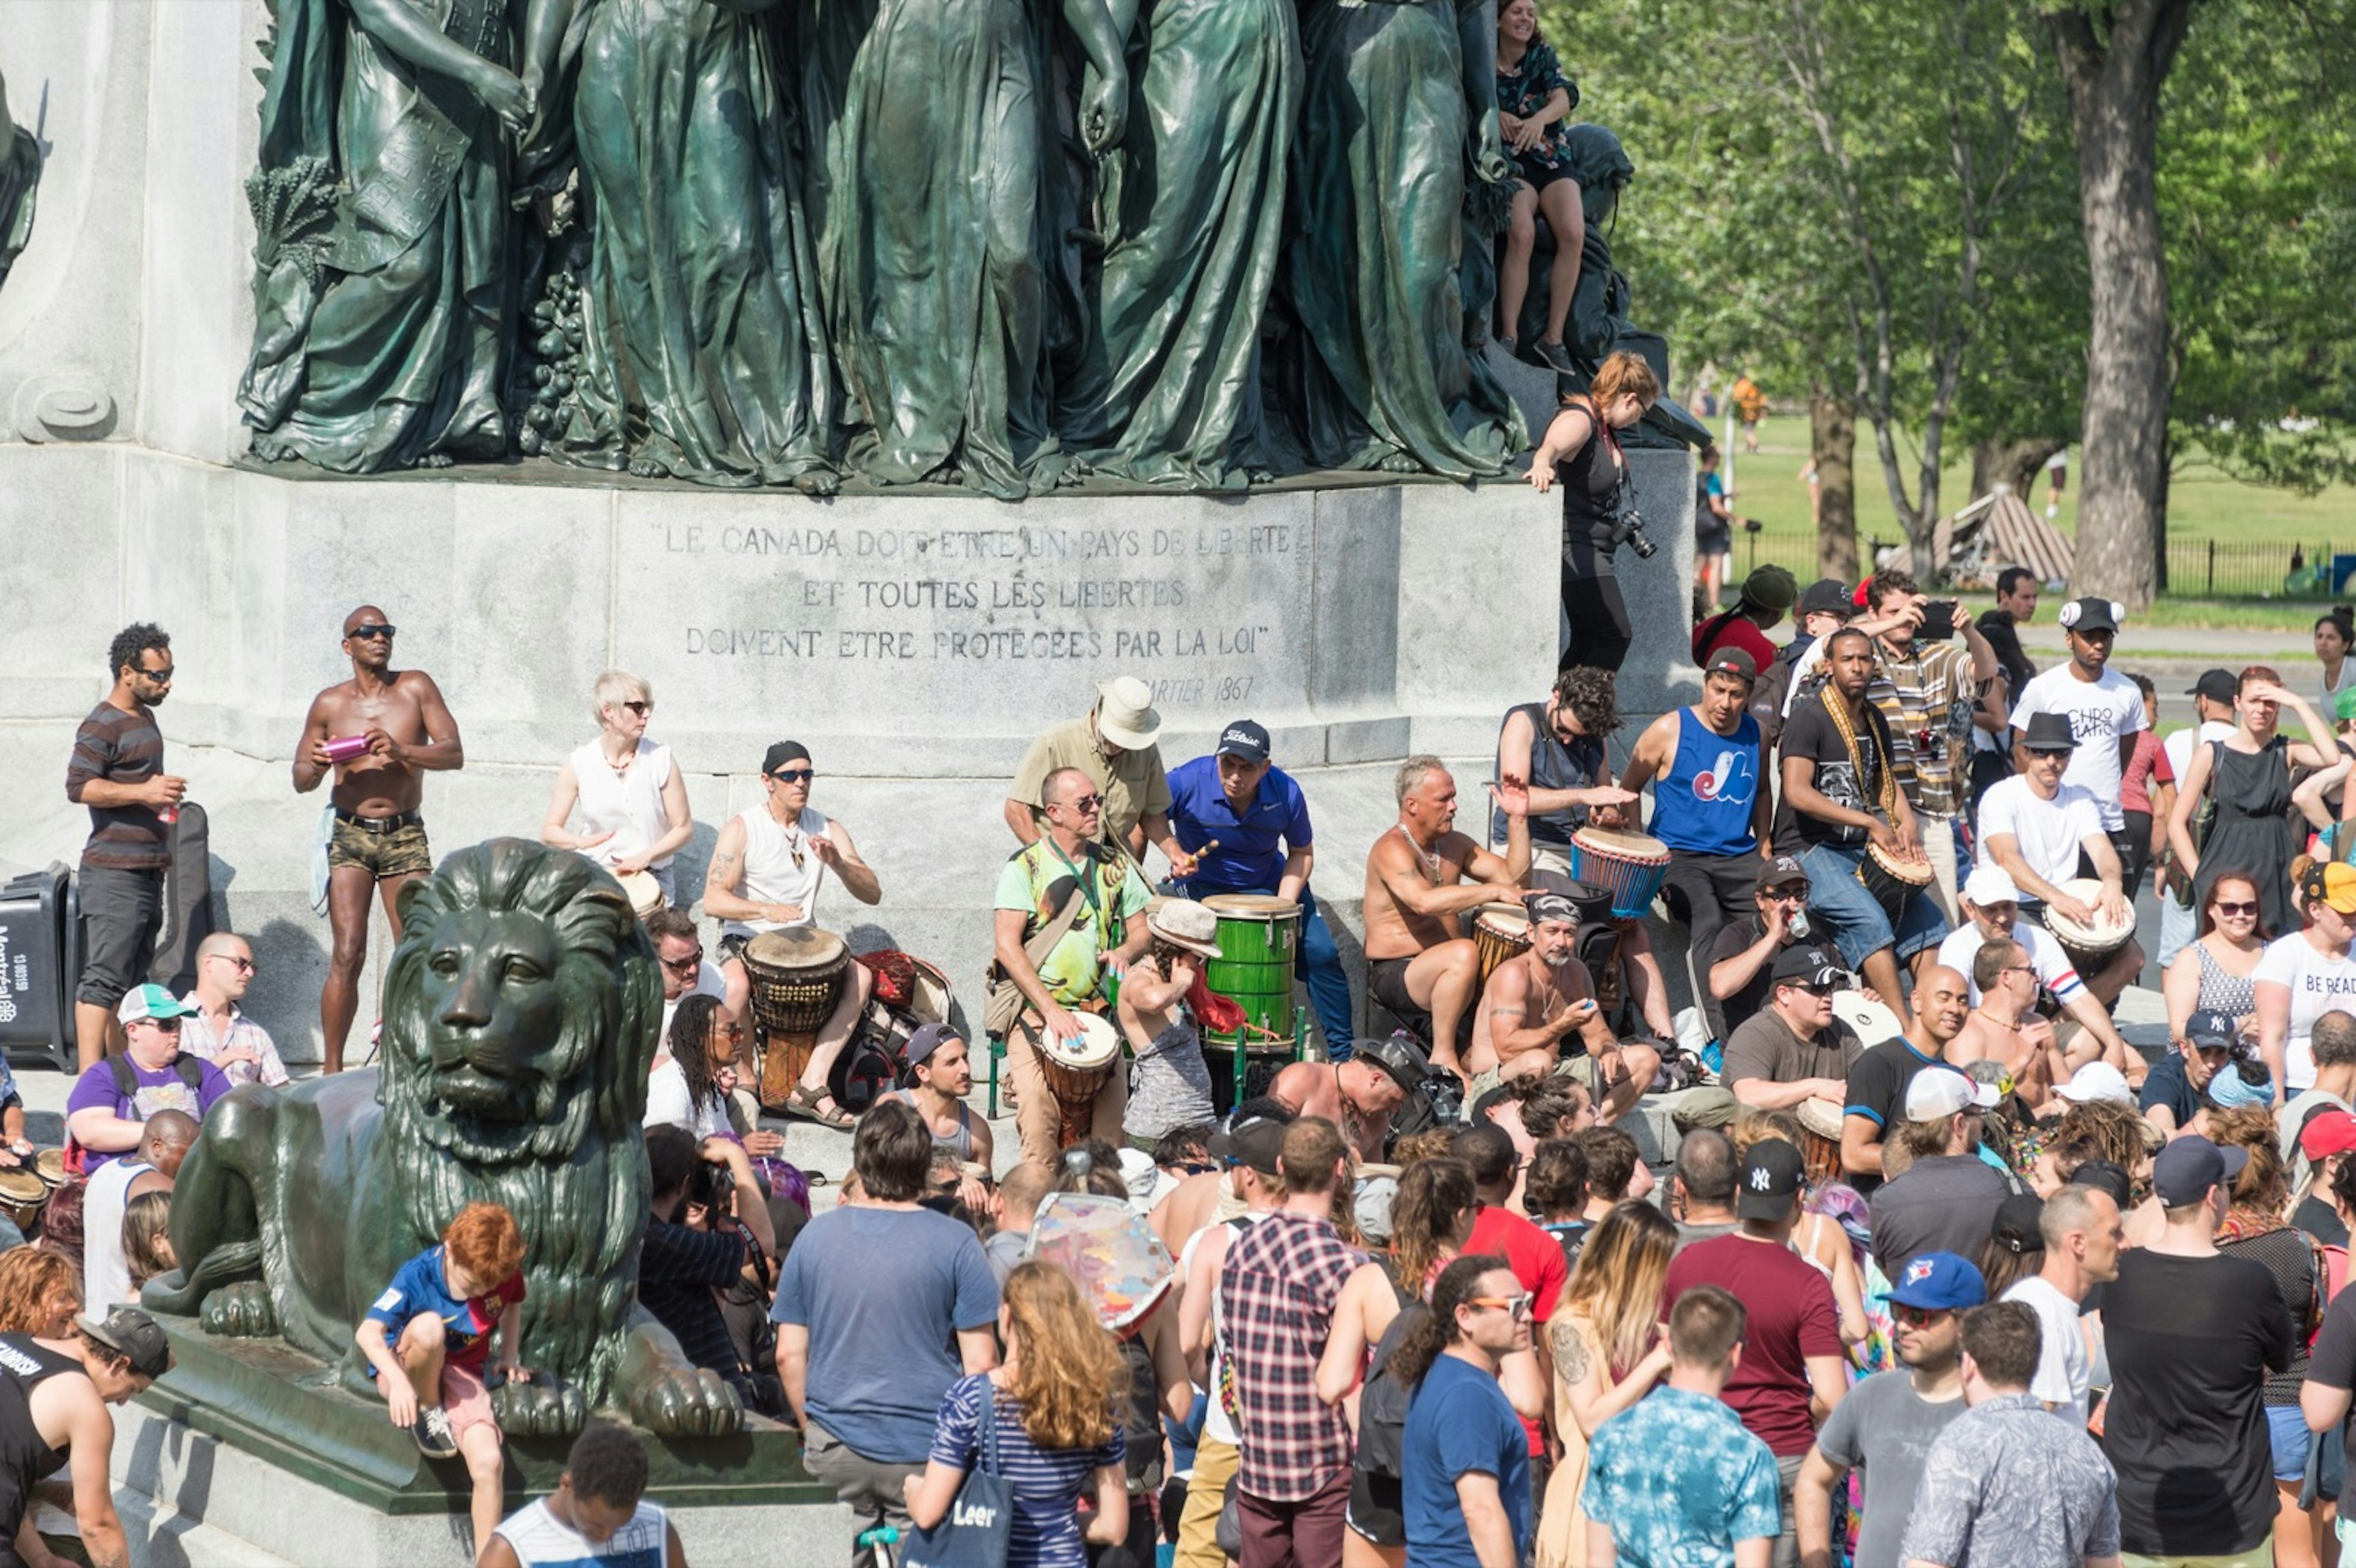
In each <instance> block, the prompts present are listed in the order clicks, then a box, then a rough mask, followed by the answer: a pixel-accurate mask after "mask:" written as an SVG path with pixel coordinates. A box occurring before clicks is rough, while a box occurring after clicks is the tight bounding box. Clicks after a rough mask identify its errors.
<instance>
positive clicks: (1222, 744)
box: [1218, 719, 1268, 763]
mask: <svg viewBox="0 0 2356 1568" xmlns="http://www.w3.org/2000/svg"><path fill="white" fill-rule="evenodd" d="M1218 754H1219V755H1220V756H1222V757H1241V758H1242V759H1243V760H1244V761H1245V762H1248V763H1264V762H1266V761H1268V731H1266V730H1264V729H1262V728H1260V727H1259V726H1258V724H1255V723H1253V722H1252V721H1251V720H1248V719H1238V720H1236V721H1235V722H1234V723H1232V724H1230V725H1228V726H1227V727H1226V729H1225V730H1222V731H1219V751H1218Z"/></svg>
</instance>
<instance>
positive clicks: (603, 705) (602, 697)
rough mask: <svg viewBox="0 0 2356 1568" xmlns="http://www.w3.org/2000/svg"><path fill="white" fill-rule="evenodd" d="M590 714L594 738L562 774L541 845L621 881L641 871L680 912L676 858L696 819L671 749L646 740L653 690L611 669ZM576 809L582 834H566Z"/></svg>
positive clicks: (599, 684)
mask: <svg viewBox="0 0 2356 1568" xmlns="http://www.w3.org/2000/svg"><path fill="white" fill-rule="evenodd" d="M590 707H591V709H592V711H594V713H595V714H596V716H597V738H596V739H595V740H594V741H587V742H585V743H584V744H583V745H582V746H580V747H578V748H577V749H576V750H574V752H573V754H572V755H571V756H568V757H566V758H565V759H564V765H563V766H562V767H561V768H559V769H558V770H557V772H556V789H555V791H554V793H552V795H550V796H549V797H548V818H547V820H546V821H544V822H542V823H541V827H540V841H541V843H543V844H545V845H547V846H548V847H549V848H552V849H572V850H576V851H578V852H579V853H581V854H584V855H586V856H588V857H589V859H592V860H594V861H596V862H597V864H599V865H601V866H603V867H605V869H607V870H609V871H611V872H613V873H614V874H615V875H616V876H617V877H624V876H628V875H630V874H631V873H633V872H640V871H643V872H644V873H646V874H647V875H648V876H650V877H652V878H653V879H654V880H655V885H656V886H658V887H659V888H661V889H662V897H663V902H664V903H665V904H668V905H676V904H677V903H678V902H679V901H680V899H679V887H678V884H677V883H676V882H675V881H673V880H672V878H671V858H672V857H673V856H674V855H676V854H678V853H679V851H680V848H681V847H683V846H684V845H685V844H686V843H687V841H688V839H689V838H690V837H692V836H693V835H694V832H695V817H694V816H693V814H692V813H691V812H690V811H689V809H688V805H687V780H686V778H685V776H684V775H682V774H681V773H680V771H679V766H678V764H677V763H675V762H674V761H673V760H672V758H671V754H670V748H669V746H661V745H657V744H656V743H655V742H654V741H649V740H648V739H647V725H648V722H649V721H650V720H652V719H653V717H654V711H655V694H654V689H653V688H651V687H649V686H648V685H647V683H646V682H645V681H643V680H641V679H639V678H638V677H637V676H635V675H632V674H631V673H630V672H629V671H627V670H626V669H609V670H607V671H605V673H604V674H603V675H600V676H599V677H597V686H596V689H595V691H594V693H593V695H592V697H591V699H590ZM575 805H578V806H579V807H580V808H581V831H580V832H578V833H573V832H571V831H569V830H568V829H567V828H566V827H565V823H566V822H567V821H568V820H570V818H571V817H572V816H573V807H574V806H575ZM633 901H634V902H635V901H636V900H633ZM644 913H645V911H644V910H641V911H640V914H641V915H643V914H644Z"/></svg>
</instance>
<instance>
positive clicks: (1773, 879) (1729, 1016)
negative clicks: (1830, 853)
mask: <svg viewBox="0 0 2356 1568" xmlns="http://www.w3.org/2000/svg"><path fill="white" fill-rule="evenodd" d="M1751 906H1752V912H1751V913H1748V914H1745V915H1743V916H1742V917H1741V918H1740V919H1739V920H1734V921H1730V922H1729V923H1727V924H1725V925H1723V926H1720V927H1719V933H1718V936H1717V939H1716V940H1715V941H1713V942H1712V943H1711V944H1710V945H1709V947H1708V949H1707V950H1706V951H1707V952H1708V955H1709V968H1708V973H1707V977H1706V979H1705V982H1704V989H1705V990H1706V991H1707V992H1708V999H1707V1001H1706V1002H1705V1003H1704V1006H1703V1011H1704V1012H1705V1013H1706V1014H1707V1015H1708V1018H1709V1020H1710V1032H1711V1033H1712V1034H1714V1035H1715V1036H1716V1037H1717V1038H1718V1039H1719V1040H1731V1039H1733V1038H1734V1031H1735V1030H1736V1029H1740V1028H1741V1027H1742V1026H1743V1025H1744V1024H1746V1023H1748V1022H1750V1021H1751V1017H1752V1016H1753V1015H1754V1014H1756V1013H1757V1012H1758V1011H1759V1009H1760V1008H1763V1007H1765V1006H1766V1005H1767V997H1768V989H1769V987H1770V985H1771V984H1772V981H1773V977H1774V969H1775V960H1776V959H1777V958H1779V957H1780V956H1782V955H1783V953H1784V952H1785V950H1787V949H1789V948H1793V947H1798V946H1804V945H1806V944H1810V943H1811V942H1813V941H1814V939H1815V933H1814V932H1812V931H1810V930H1809V928H1808V872H1807V868H1806V867H1804V866H1803V865H1801V864H1800V862H1799V860H1798V859H1796V858H1795V857H1794V856H1790V855H1778V856H1776V857H1775V858H1774V859H1772V860H1762V861H1761V862H1760V863H1759V864H1758V866H1757V868H1756V869H1754V870H1753V871H1752V873H1751ZM1694 951H1695V952H1697V953H1700V952H1703V951H1705V949H1704V948H1703V947H1702V946H1701V944H1698V943H1697V944H1694Z"/></svg>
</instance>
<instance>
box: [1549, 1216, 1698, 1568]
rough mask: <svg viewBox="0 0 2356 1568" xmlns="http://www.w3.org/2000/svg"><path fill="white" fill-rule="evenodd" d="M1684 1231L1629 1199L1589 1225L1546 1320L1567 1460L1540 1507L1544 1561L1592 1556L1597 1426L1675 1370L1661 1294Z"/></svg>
mask: <svg viewBox="0 0 2356 1568" xmlns="http://www.w3.org/2000/svg"><path fill="white" fill-rule="evenodd" d="M1676 1250H1677V1228H1676V1226H1675V1225H1673V1224H1671V1223H1669V1221H1668V1220H1667V1219H1666V1218H1665V1216H1663V1214H1662V1213H1661V1211H1659V1210H1657V1209H1655V1208H1654V1207H1653V1206H1652V1205H1651V1204H1649V1203H1634V1202H1630V1203H1622V1204H1619V1205H1617V1206H1615V1207H1614V1208H1613V1209H1612V1212H1611V1213H1609V1214H1607V1215H1605V1216H1604V1218H1603V1220H1602V1221H1601V1223H1599V1224H1598V1225H1597V1226H1596V1227H1595V1229H1594V1230H1592V1231H1590V1232H1588V1239H1587V1244H1586V1245H1585V1246H1584V1247H1582V1248H1580V1253H1579V1264H1578V1266H1577V1267H1576V1268H1574V1269H1572V1270H1571V1274H1570V1283H1569V1285H1565V1286H1564V1287H1563V1292H1562V1300H1561V1302H1560V1303H1559V1304H1558V1305H1557V1307H1555V1313H1554V1317H1552V1318H1551V1319H1549V1320H1548V1321H1547V1324H1546V1325H1545V1327H1544V1329H1543V1332H1544V1333H1545V1335H1546V1342H1547V1353H1548V1356H1549V1358H1550V1359H1551V1360H1552V1362H1553V1366H1554V1429H1555V1435H1556V1436H1557V1437H1558V1439H1560V1441H1561V1444H1562V1457H1561V1458H1560V1459H1559V1460H1558V1461H1557V1462H1556V1464H1555V1467H1554V1474H1553V1476H1552V1477H1551V1478H1550V1479H1548V1481H1547V1495H1546V1505H1545V1507H1544V1508H1542V1509H1540V1510H1539V1519H1540V1523H1539V1529H1538V1542H1537V1561H1538V1563H1539V1568H1576V1565H1577V1564H1580V1563H1584V1562H1585V1561H1586V1557H1585V1554H1584V1553H1585V1548H1586V1545H1587V1515H1586V1514H1585V1512H1584V1511H1582V1510H1581V1509H1580V1489H1581V1488H1583V1487H1584V1486H1585V1485H1586V1483H1587V1445H1589V1444H1590V1442H1592V1441H1593V1440H1594V1438H1595V1430H1596V1428H1597V1427H1599V1426H1601V1425H1602V1424H1604V1423H1605V1422H1607V1421H1609V1420H1611V1419H1612V1417H1613V1416H1615V1415H1618V1414H1619V1413H1621V1412H1622V1411H1624V1410H1627V1409H1629V1408H1630V1407H1632V1406H1633V1405H1634V1404H1635V1403H1636V1402H1637V1401H1638V1400H1640V1399H1642V1398H1644V1395H1645V1394H1646V1393H1648V1392H1651V1390H1652V1387H1653V1385H1654V1384H1655V1383H1656V1382H1658V1381H1660V1380H1661V1378H1662V1376H1663V1375H1664V1374H1665V1373H1666V1372H1667V1371H1668V1370H1669V1346H1668V1340H1667V1339H1666V1337H1665V1336H1664V1335H1663V1334H1662V1333H1661V1317H1662V1314H1663V1312H1664V1311H1665V1308H1666V1307H1667V1303H1665V1302H1664V1301H1663V1300H1662V1299H1661V1287H1662V1283H1663V1281H1665V1279H1666V1278H1667V1277H1668V1273H1669V1258H1670V1257H1671V1255H1672V1254H1674V1253H1676Z"/></svg>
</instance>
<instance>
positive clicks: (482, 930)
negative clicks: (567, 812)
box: [143, 838, 743, 1435]
mask: <svg viewBox="0 0 2356 1568" xmlns="http://www.w3.org/2000/svg"><path fill="white" fill-rule="evenodd" d="M401 917H402V940H401V942H400V944H398V945H397V946H396V947H395V949H394V951H393V955H392V958H391V963H390V964H389V965H387V967H386V971H385V982H384V1024H383V1029H382V1032H381V1036H380V1040H381V1047H382V1052H381V1054H382V1061H381V1065H380V1066H378V1067H375V1068H363V1069H359V1070H357V1071H353V1072H344V1073H340V1074H338V1075H337V1076H335V1077H332V1078H319V1079H314V1080H311V1081H309V1082H305V1083H299V1084H296V1085H294V1086H292V1087H290V1088H288V1089H286V1090H284V1091H274V1090H270V1089H264V1088H262V1087H260V1086H258V1085H251V1084H249V1085H246V1086H244V1087H241V1088H240V1089H237V1090H234V1091H232V1092H231V1093H230V1094H229V1095H228V1096H226V1097H225V1098H223V1099H222V1100H221V1101H220V1103H219V1104H216V1105H215V1106H214V1107H213V1109H212V1112H211V1114H210V1115H208V1116H207V1117H206V1119H205V1125H204V1128H203V1131H202V1133H201V1134H200V1135H199V1136H198V1139H197V1142H196V1145H195V1147H193V1148H191V1149H190V1151H189V1153H188V1157H187V1163H186V1164H185V1165H184V1166H183V1167H182V1168H181V1171H180V1175H179V1179H178V1181H177V1184H176V1186H175V1189H174V1192H173V1202H172V1245H173V1252H174V1254H175V1256H176V1257H177V1259H178V1260H179V1263H180V1265H181V1266H180V1268H179V1269H178V1270H177V1271H175V1272H173V1273H170V1274H166V1275H162V1276H161V1277H159V1278H157V1279H155V1280H154V1281H152V1282H150V1284H149V1285H148V1286H147V1288H146V1291H145V1295H144V1296H143V1300H144V1301H145V1304H146V1305H147V1306H148V1307H151V1308H154V1309H155V1310H158V1311H163V1312H171V1313H182V1314H196V1315H198V1317H200V1321H201V1323H202V1325H203V1327H204V1328H206V1329H207V1330H208V1331H209V1332H212V1333H216V1334H225V1335H242V1336H256V1335H267V1334H271V1333H277V1334H281V1335H283V1336H284V1339H286V1341H287V1342H288V1343H289V1344H291V1345H293V1346H295V1347H296V1348H297V1349H302V1350H305V1351H308V1352H309V1353H311V1354H313V1355H316V1356H319V1357H322V1358H324V1359H326V1360H331V1361H339V1362H340V1363H341V1366H342V1370H343V1373H344V1381H345V1382H346V1384H347V1386H348V1387H351V1388H353V1389H354V1390H355V1391H357V1392H372V1389H373V1384H372V1382H371V1381H370V1374H369V1368H368V1365H367V1362H366V1361H365V1360H363V1359H362V1358H361V1357H360V1355H359V1350H358V1349H357V1346H356V1343H355V1339H354V1330H355V1329H356V1328H357V1327H358V1326H359V1320H360V1318H361V1317H362V1316H363V1315H364V1314H365V1313H366V1311H367V1310H368V1307H369V1303H370V1302H371V1301H373V1300H374V1299H375V1298H376V1296H378V1294H379V1293H380V1292H381V1291H382V1290H383V1289H384V1287H385V1285H388V1284H390V1283H391V1279H392V1276H393V1274H394V1272H395V1271H396V1270H397V1269H398V1268H399V1267H400V1265H401V1264H402V1262H403V1261H404V1260H406V1259H408V1258H410V1257H412V1256H413V1255H415V1254H416V1253H420V1252H422V1251H423V1250H425V1249H426V1248H428V1247H431V1246H433V1245H434V1244H435V1243H437V1242H438V1241H439V1240H440V1238H441V1235H442V1232H443V1230H444V1227H445V1226H446V1225H447V1224H448V1223H449V1221H450V1220H451V1219H452V1218H453V1217H454V1216H455V1215H456V1213H457V1212H458V1211H459V1210H460V1209H462V1208H464V1207H465V1206H466V1204H468V1203H470V1202H474V1201H477V1200H487V1201H489V1202H494V1203H499V1204H503V1205H505V1206H506V1207H507V1209H508V1210H509V1212H511V1213H513V1214H514V1215H515V1217H516V1220H517V1221H518V1223H519V1225H520V1227H521V1228H522V1231H523V1234H524V1239H525V1249H526V1250H525V1254H524V1279H525V1285H526V1296H525V1300H524V1304H523V1340H524V1345H523V1361H524V1364H525V1365H527V1366H530V1367H531V1368H532V1369H533V1370H534V1371H536V1372H540V1373H541V1374H543V1375H542V1376H541V1377H539V1378H536V1379H535V1380H534V1381H532V1382H530V1383H510V1384H509V1385H507V1386H505V1387H503V1388H502V1389H500V1390H499V1391H498V1393H499V1405H500V1408H499V1414H500V1419H501V1422H502V1424H505V1425H507V1426H508V1428H509V1430H510V1431H522V1432H527V1433H547V1434H554V1433H563V1432H570V1431H573V1430H574V1429H576V1428H577V1427H579V1425H580V1424H581V1423H582V1421H583V1420H584V1419H585V1417H586V1414H587V1412H588V1410H589V1409H590V1408H592V1407H594V1406H596V1405H599V1404H602V1403H606V1402H607V1401H608V1400H611V1401H612V1402H613V1403H616V1404H619V1405H621V1406H622V1407H623V1408H625V1409H626V1410H627V1411H628V1413H630V1414H631V1415H633V1416H634V1417H636V1418H637V1419H638V1420H639V1421H640V1422H641V1423H642V1424H646V1425H648V1426H649V1427H651V1428H652V1429H654V1430H657V1431H660V1432H667V1433H673V1434H680V1435H713V1434H718V1433H723V1432H733V1431H734V1430H736V1428H737V1427H738V1425H739V1424H741V1422H742V1418H743V1413H742V1408H741V1406H740V1405H739V1403H738V1401H737V1398H736V1395H735V1392H734V1390H733V1389H731V1388H729V1387H728V1386H727V1384H726V1383H724V1382H723V1381H721V1380H720V1379H719V1378H718V1377H716V1376H715V1375H714V1374H712V1373H711V1372H709V1371H699V1370H698V1369H696V1368H694V1367H692V1366H691V1365H690V1364H689V1363H688V1362H687V1360H686V1359H685V1357H684V1356H683V1355H682V1354H681V1353H680V1349H679V1346H678V1342H677V1341H676V1340H675V1339H672V1338H671V1336H670V1335H669V1333H668V1332H667V1331H665V1330H664V1329H663V1328H661V1327H660V1326H659V1325H658V1324H656V1323H655V1322H654V1321H653V1319H652V1318H651V1317H648V1316H647V1315H646V1314H644V1313H643V1312H640V1311H638V1310H637V1305H636V1303H637V1265H638V1246H639V1243H640V1241H641V1240H642V1239H643V1237H644V1235H645V1232H646V1226H647V1221H648V1173H647V1152H646V1139H645V1136H644V1135H643V1133H642V1132H641V1130H640V1125H639V1121H640V1118H641V1116H643V1115H644V1114H645V1110H646V1101H647V1073H648V1068H649V1067H650V1065H651V1064H652V1061H653V1058H654V1052H655V1045H656V1034H657V1031H658V1029H659V1023H660V1019H661V1016H662V986H661V981H660V978H659V973H658V971H657V967H656V962H655V955H654V949H653V946H652V944H650V943H649V942H648V940H647V936H646V933H645V932H644V930H643V929H641V928H640V926H639V925H638V923H637V919H636V918H635V917H634V916H633V914H632V912H631V909H630V902H629V899H628V897H627V896H626V894H625V893H624V892H623V891H622V888H621V884H620V883H618V882H616V880H614V879H613V877H612V876H611V875H609V874H608V873H607V872H606V871H605V869H602V868H600V867H598V866H596V865H595V864H594V863H592V862H591V861H589V860H587V859H584V858H583V857H581V856H579V855H576V854H573V853H572V852H571V851H568V850H561V849H549V848H543V847H542V846H541V845H539V844H535V843H531V842H529V841H528V840H524V839H519V838H494V839H491V840H489V841H487V842H486V843H482V844H478V845H476V846H474V847H473V848H468V849H462V850H459V851H458V852H456V853H455V854H453V855H451V856H450V857H448V858H447V859H444V861H443V862H442V864H441V865H440V866H439V867H438V868H437V869H435V870H434V874H433V875H432V876H431V877H426V878H421V879H419V880H416V881H413V882H412V883H411V884H410V885H409V886H407V887H405V888H403V889H402V893H401ZM546 1374H553V1375H552V1376H549V1375H546Z"/></svg>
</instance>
